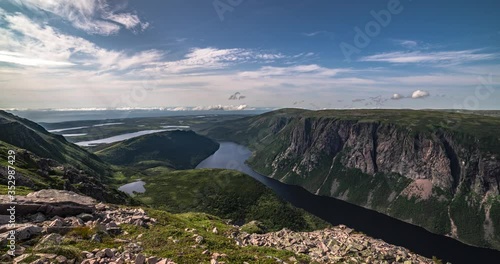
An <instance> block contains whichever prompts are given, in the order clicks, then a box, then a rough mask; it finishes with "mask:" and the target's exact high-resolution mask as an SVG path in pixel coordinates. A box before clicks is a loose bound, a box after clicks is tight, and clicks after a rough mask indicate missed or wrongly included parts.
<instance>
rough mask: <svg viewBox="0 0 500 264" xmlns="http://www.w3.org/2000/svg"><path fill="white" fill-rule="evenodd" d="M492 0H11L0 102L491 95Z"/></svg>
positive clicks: (499, 66)
mask: <svg viewBox="0 0 500 264" xmlns="http://www.w3.org/2000/svg"><path fill="white" fill-rule="evenodd" d="M499 17H500V2H498V1H493V0H480V1H474V2H473V1H451V0H444V1H439V2H437V3H436V2H435V1H430V0H419V1H411V0H399V1H398V0H377V1H370V2H368V1H362V0H354V1H348V0H336V1H327V0H315V1H298V0H288V1H286V0H276V1H264V0H236V1H228V0H214V1H213V0H210V1H196V0H169V1H160V0H156V1H138V0H136V1H133V0H129V1H126V0H119V1H110V0H108V1H106V0H73V1H63V0H46V1H44V0H6V1H2V2H1V3H0V91H1V93H2V96H1V97H0V108H3V109H8V108H31V109H37V108H38V109H42V108H43V109H46V108H72V109H74V108H116V107H123V108H137V107H143V108H147V107H176V106H192V107H196V106H198V107H200V108H201V109H202V108H204V107H210V106H214V105H221V106H222V107H227V108H228V109H233V108H235V109H238V108H243V109H245V108H258V107H297V108H309V109H323V108H414V109H421V108H440V109H442V108H447V109H450V108H466V109H500V104H499V103H498V102H500V45H499V44H500V23H499V22H500V20H499Z"/></svg>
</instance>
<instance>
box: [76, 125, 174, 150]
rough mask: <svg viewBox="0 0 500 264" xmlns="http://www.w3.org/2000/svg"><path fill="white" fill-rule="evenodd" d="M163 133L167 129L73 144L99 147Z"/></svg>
mask: <svg viewBox="0 0 500 264" xmlns="http://www.w3.org/2000/svg"><path fill="white" fill-rule="evenodd" d="M165 131H168V129H160V130H143V131H139V132H133V133H127V134H122V135H118V136H113V137H109V138H102V139H97V140H90V141H82V142H76V143H75V144H77V145H78V146H82V147H90V146H95V145H99V144H109V143H115V142H120V141H123V140H127V139H131V138H135V137H139V136H143V135H149V134H154V133H159V132H165Z"/></svg>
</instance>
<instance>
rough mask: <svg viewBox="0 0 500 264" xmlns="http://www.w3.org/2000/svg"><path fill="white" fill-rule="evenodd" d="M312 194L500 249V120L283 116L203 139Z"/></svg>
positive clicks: (396, 114) (433, 115) (384, 113)
mask: <svg viewBox="0 0 500 264" xmlns="http://www.w3.org/2000/svg"><path fill="white" fill-rule="evenodd" d="M200 133H202V134H206V135H208V136H209V137H211V138H214V139H217V140H228V141H235V142H238V143H240V144H245V145H247V146H249V147H250V148H251V149H252V150H253V151H254V155H253V156H252V158H251V159H250V160H249V164H250V165H251V166H252V167H253V168H254V169H255V170H257V171H259V172H260V173H262V174H264V175H269V176H270V177H272V178H275V179H278V180H280V181H282V182H285V183H289V184H295V185H300V186H302V187H304V188H306V189H307V190H309V191H310V192H312V193H315V194H318V195H325V196H330V197H335V198H339V199H342V200H345V201H348V202H351V203H354V204H357V205H361V206H364V207H367V208H371V209H374V210H377V211H379V212H382V213H385V214H388V215H391V216H393V217H396V218H399V219H402V220H405V221H407V222H410V223H413V224H416V225H420V226H422V227H425V228H427V229H428V230H430V231H432V232H435V233H439V234H447V235H450V236H452V237H455V238H458V239H460V240H461V241H464V242H466V243H469V244H473V245H477V246H485V247H493V248H497V249H500V239H499V237H500V229H499V228H498V227H499V226H500V219H499V218H494V217H493V216H494V215H497V212H498V211H499V208H498V206H499V204H500V203H499V201H500V136H499V135H500V118H496V117H489V116H480V115H473V114H459V113H451V112H440V111H414V110H325V111H307V110H298V109H283V110H278V111H275V112H271V113H266V114H263V115H260V116H255V117H248V118H244V119H240V120H235V121H231V122H223V123H219V124H214V126H213V127H211V128H208V129H205V130H203V131H200Z"/></svg>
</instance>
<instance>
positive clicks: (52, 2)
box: [15, 0, 149, 36]
mask: <svg viewBox="0 0 500 264" xmlns="http://www.w3.org/2000/svg"><path fill="white" fill-rule="evenodd" d="M15 2H16V3H17V4H18V5H20V6H25V7H28V8H30V9H32V10H34V11H42V12H50V13H52V14H54V15H56V16H59V17H61V18H63V19H65V20H67V21H69V22H70V23H71V24H72V25H73V26H74V27H75V28H78V29H81V30H83V31H85V32H87V33H88V34H98V35H105V36H108V35H112V34H116V33H118V31H120V29H121V26H123V27H125V28H127V29H129V30H137V29H139V30H144V29H146V28H147V27H148V25H149V24H148V23H146V22H142V21H141V20H140V18H139V17H138V16H137V15H136V14H132V13H128V12H120V11H121V10H122V9H123V7H112V4H113V1H106V0H71V1H66V0H22V1H21V0H16V1H15Z"/></svg>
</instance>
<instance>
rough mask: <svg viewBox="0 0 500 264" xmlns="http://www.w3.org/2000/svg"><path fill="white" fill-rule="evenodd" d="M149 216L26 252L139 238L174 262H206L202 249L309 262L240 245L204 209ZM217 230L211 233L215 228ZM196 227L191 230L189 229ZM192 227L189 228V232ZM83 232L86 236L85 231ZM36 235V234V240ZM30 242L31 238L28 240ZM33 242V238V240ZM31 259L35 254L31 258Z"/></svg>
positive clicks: (66, 252)
mask: <svg viewBox="0 0 500 264" xmlns="http://www.w3.org/2000/svg"><path fill="white" fill-rule="evenodd" d="M147 213H148V215H149V216H150V217H153V218H155V219H157V221H158V222H157V224H155V225H154V226H152V227H150V228H144V227H138V226H134V225H125V224H124V225H121V227H122V228H123V230H124V231H125V232H124V233H122V234H120V235H118V236H113V237H111V236H109V235H105V234H100V235H101V238H102V242H93V241H90V240H88V239H84V238H83V237H80V236H79V235H78V234H80V233H81V232H80V231H75V232H72V233H70V234H68V235H67V236H66V238H65V239H64V240H63V243H62V245H57V246H50V245H49V246H47V247H44V248H42V249H36V250H32V251H31V250H30V251H31V252H26V253H28V254H36V253H42V252H45V253H53V254H58V255H63V256H66V257H68V259H72V258H77V259H78V258H79V257H80V256H81V254H80V252H81V251H84V250H86V251H92V250H93V249H95V248H119V247H120V246H123V243H121V242H119V241H120V240H126V239H128V240H130V239H133V240H135V239H136V238H137V237H138V235H140V234H142V236H141V238H139V239H138V241H139V242H142V246H143V247H144V253H145V254H146V255H154V256H158V257H162V258H169V259H172V260H173V261H174V262H176V263H209V262H210V259H211V255H210V254H202V252H203V251H205V250H209V251H210V252H217V253H220V254H226V255H227V257H224V258H222V259H221V260H222V261H225V262H226V263H243V262H245V261H247V262H249V263H276V260H275V259H274V258H269V257H268V256H272V257H277V258H280V259H284V260H287V259H288V258H290V257H295V258H296V259H297V261H298V263H309V259H308V257H307V256H305V255H296V254H294V253H292V252H289V251H284V250H276V249H273V248H269V247H251V246H249V247H240V246H237V245H236V244H235V243H234V240H233V239H231V238H228V237H227V236H228V235H229V234H231V233H232V232H234V231H236V230H235V229H234V227H233V226H231V225H227V224H226V223H224V221H223V220H222V219H220V218H218V217H215V216H211V215H208V214H203V213H186V214H171V213H167V212H164V211H158V210H152V209H148V210H147ZM215 227H216V228H217V229H218V233H213V232H212V230H213V229H214V228H215ZM193 229H194V230H195V231H192V230H193ZM190 230H191V232H190ZM87 231H88V232H90V233H98V232H99V231H98V230H90V229H89V230H87ZM87 231H85V232H83V233H84V235H85V236H88V234H87V233H88V232H87ZM194 233H196V234H198V235H200V236H202V237H203V242H202V243H201V244H200V245H197V246H196V247H194V246H193V245H196V243H195V239H194V237H193V234H194ZM37 239H39V238H35V240H37ZM28 243H30V242H28ZM32 243H34V241H32ZM33 260H34V258H33Z"/></svg>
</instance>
